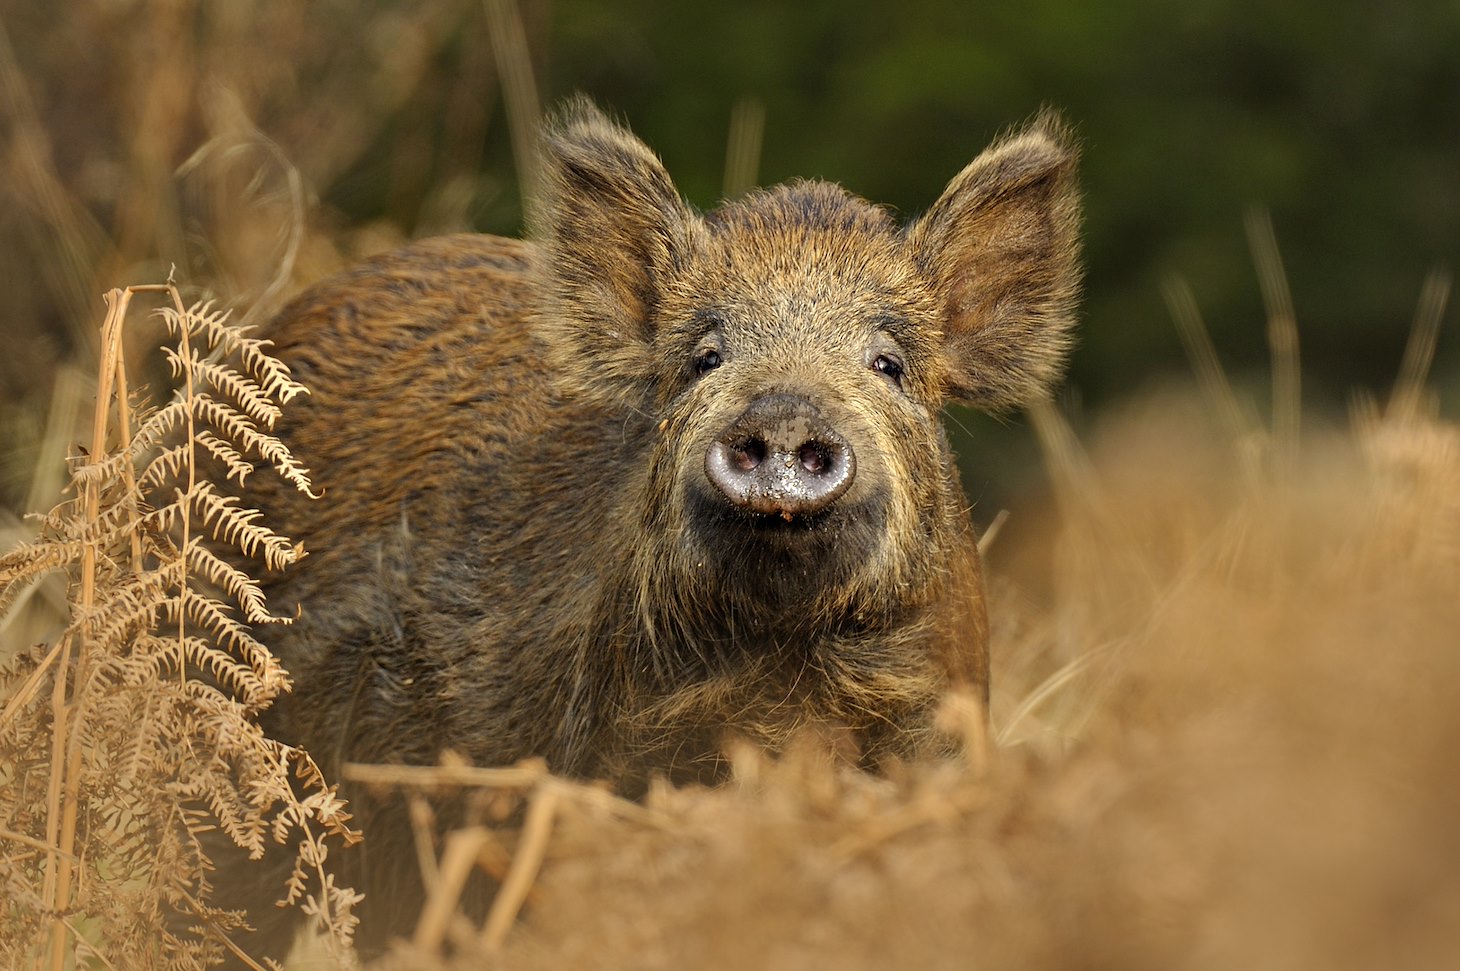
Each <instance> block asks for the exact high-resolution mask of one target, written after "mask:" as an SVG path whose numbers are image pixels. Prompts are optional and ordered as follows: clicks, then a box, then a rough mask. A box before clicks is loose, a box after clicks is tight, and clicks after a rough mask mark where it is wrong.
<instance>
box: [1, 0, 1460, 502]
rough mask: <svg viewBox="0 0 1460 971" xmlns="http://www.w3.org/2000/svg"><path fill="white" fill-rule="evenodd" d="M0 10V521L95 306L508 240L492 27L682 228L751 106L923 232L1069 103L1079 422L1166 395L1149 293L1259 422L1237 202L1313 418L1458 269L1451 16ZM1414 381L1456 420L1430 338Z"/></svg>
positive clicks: (73, 436)
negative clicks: (1129, 401) (450, 241)
mask: <svg viewBox="0 0 1460 971" xmlns="http://www.w3.org/2000/svg"><path fill="white" fill-rule="evenodd" d="M492 10H496V11H498V14H497V16H496V18H495V19H494V17H493V16H492V15H491V11H492ZM503 12H505V13H506V14H507V15H508V16H506V17H503V16H502V13H503ZM514 14H515V15H516V16H513V15H514ZM0 16H3V20H0V26H3V33H0V165H3V177H0V275H3V279H4V281H5V284H6V285H5V286H4V287H0V328H3V347H4V353H3V354H0V510H3V509H4V508H6V507H9V508H11V509H16V510H18V509H21V508H25V507H27V506H28V505H32V506H33V505H34V504H36V502H37V499H38V497H39V498H42V499H44V498H46V492H47V490H48V489H49V488H50V486H51V485H52V484H58V483H59V468H56V469H55V472H54V473H52V472H48V471H45V470H46V469H49V468H53V467H55V466H57V465H58V464H59V463H57V462H55V461H53V460H54V459H55V458H56V455H55V454H54V453H55V452H56V451H57V448H58V447H60V448H61V449H62V450H63V451H64V448H65V447H67V446H65V444H64V443H66V442H74V441H79V440H80V432H79V431H77V428H78V426H79V425H81V424H84V417H83V416H84V414H85V413H86V411H87V410H88V407H83V406H82V403H84V402H85V401H86V381H87V380H88V379H87V375H89V374H90V373H91V361H92V357H93V353H94V345H95V333H96V329H97V326H98V323H99V321H100V319H101V316H102V314H101V302H100V294H101V292H102V291H103V290H105V289H107V288H109V287H112V286H118V285H125V284H129V283H145V282H155V281H157V280H160V279H161V278H163V277H165V276H166V275H167V272H168V268H169V267H170V266H173V265H175V266H176V267H177V276H178V279H179V280H180V281H182V282H184V283H185V284H187V285H189V286H191V287H195V288H198V289H201V290H205V291H207V292H211V293H214V294H216V295H218V296H219V297H220V298H221V299H224V300H226V301H230V302H233V303H235V304H237V305H239V306H240V307H242V308H245V309H246V310H249V312H250V313H251V314H252V315H253V316H254V317H256V318H259V319H262V318H263V317H264V316H265V315H266V314H267V313H268V312H270V311H271V310H272V309H274V308H276V307H277V306H278V304H279V302H280V301H281V300H282V299H284V298H285V297H287V296H288V295H289V294H290V293H292V292H294V291H296V290H297V289H298V288H299V287H300V286H303V285H305V284H307V283H308V282H310V281H312V280H313V279H317V278H318V277H320V276H322V275H324V274H326V273H328V272H331V271H333V270H335V269H337V268H339V267H342V266H344V265H345V264H347V263H349V262H351V261H353V260H355V259H357V258H359V257H360V256H362V255H365V254H367V253H370V252H373V251H376V250H379V249H382V248H385V247H388V246H391V245H395V244H396V243H399V242H401V241H404V240H406V239H409V238H414V237H417V236H424V235H429V234H433V233H439V232H446V231H455V230H462V229H476V230H480V231H484V232H492V233H505V234H516V233H518V232H519V231H520V228H521V210H520V203H519V196H518V189H517V185H516V176H515V166H514V164H513V157H514V156H513V147H512V140H511V131H510V129H511V127H512V126H511V125H509V123H508V120H507V114H508V113H507V111H506V109H505V107H504V101H503V97H502V90H503V86H502V83H501V77H502V74H501V72H500V71H499V69H498V66H497V63H496V56H495V55H494V50H496V51H499V52H500V51H503V50H509V49H510V45H508V46H507V47H504V46H503V44H502V37H501V36H497V37H495V38H494V37H493V31H492V29H491V27H492V25H494V24H495V25H498V26H499V29H498V30H497V34H498V35H500V34H501V30H500V24H501V23H505V22H511V23H512V24H514V25H515V24H517V23H520V25H521V28H522V34H521V37H522V39H523V40H524V41H525V44H524V45H520V46H519V47H518V48H517V49H518V50H519V51H520V50H523V49H525V50H526V51H527V52H528V55H529V58H530V61H531V68H532V75H533V76H534V77H535V78H536V85H537V91H538V94H539V96H540V98H541V100H542V101H543V102H544V103H548V104H550V103H551V102H552V101H554V100H556V99H558V98H560V97H562V96H564V95H566V94H569V93H571V92H574V91H584V92H587V93H588V94H590V95H592V96H593V97H594V98H595V99H597V100H598V101H599V102H600V103H601V104H604V105H606V106H608V107H610V108H611V109H613V110H615V111H616V112H617V113H619V114H621V115H622V116H623V117H624V118H626V119H627V121H628V122H629V123H630V125H631V126H632V127H633V128H634V130H635V131H636V132H638V133H639V134H640V135H641V136H642V137H643V138H644V139H645V140H646V141H647V142H649V144H651V145H652V146H654V147H655V148H656V149H657V150H658V151H659V152H660V153H661V154H662V155H663V157H664V158H665V160H666V162H667V164H668V167H669V169H670V171H671V173H673V174H674V175H675V177H676V179H677V180H678V182H679V185H680V187H681V189H682V190H683V191H684V192H685V193H686V195H688V196H689V198H690V199H691V201H693V202H694V203H695V204H697V205H699V206H702V207H709V206H712V205H713V204H714V203H715V201H716V199H717V198H718V196H719V194H720V192H721V189H722V186H723V185H724V184H725V169H726V150H727V137H728V133H729V131H730V128H731V118H732V115H733V114H735V113H736V112H737V110H738V111H739V112H740V117H742V118H752V119H754V118H756V117H758V116H759V110H761V109H763V118H764V129H763V137H762V139H761V146H762V150H761V153H760V162H759V166H758V178H757V180H758V181H760V182H763V183H771V182H777V181H781V180H783V179H786V178H789V177H793V176H813V177H822V178H826V179H831V180H835V181H838V182H841V183H843V184H845V185H846V186H848V187H849V188H850V189H852V190H853V191H855V192H857V193H858V194H861V195H864V196H866V197H868V198H871V199H874V200H877V201H879V202H884V203H887V204H889V205H891V206H894V207H896V208H897V209H898V210H900V211H901V212H903V213H904V214H912V213H915V212H916V211H918V209H919V208H920V207H922V206H925V205H927V204H928V203H930V202H931V201H932V200H933V199H934V198H935V197H936V195H937V194H938V192H939V191H940V190H941V188H942V186H943V185H944V183H945V182H946V181H947V180H948V178H950V177H951V176H952V175H953V174H954V173H955V172H956V171H957V170H958V169H959V168H960V167H962V166H963V165H964V164H966V162H967V161H968V160H969V159H971V158H972V157H973V156H974V155H975V154H976V153H977V152H978V151H979V150H980V149H981V148H982V147H983V146H984V145H985V144H987V143H988V141H989V140H990V139H991V138H993V137H995V136H996V135H997V134H998V133H999V132H1000V131H1001V130H1003V129H1005V128H1006V127H1008V126H1010V125H1011V124H1014V123H1017V122H1019V121H1020V120H1022V119H1025V118H1027V117H1028V116H1030V115H1032V114H1033V113H1034V112H1035V111H1036V110H1037V109H1038V108H1039V107H1040V106H1041V105H1046V104H1048V105H1053V106H1056V107H1058V108H1060V109H1061V110H1062V111H1063V112H1064V113H1065V114H1066V116H1067V117H1068V118H1069V119H1070V120H1071V121H1072V122H1073V123H1074V124H1075V126H1076V127H1077V129H1078V131H1079V133H1080V136H1081V139H1082V141H1083V144H1084V150H1085V162H1084V176H1083V180H1084V186H1085V192H1086V200H1087V214H1088V215H1087V222H1086V240H1087V291H1086V292H1087V296H1086V300H1085V305H1084V321H1083V324H1082V343H1081V346H1080V348H1079V350H1078V351H1077V353H1076V355H1075V358H1074V361H1073V363H1072V369H1071V381H1070V384H1069V387H1068V389H1067V390H1066V392H1065V401H1064V404H1065V406H1066V408H1067V409H1068V410H1070V411H1072V412H1074V413H1075V414H1076V420H1077V423H1078V421H1079V415H1080V414H1081V413H1089V412H1093V411H1095V410H1097V408H1099V407H1104V406H1105V405H1106V404H1108V403H1110V402H1113V401H1116V400H1118V399H1119V398H1121V397H1122V396H1123V395H1126V394H1127V393H1129V392H1133V391H1137V390H1140V389H1143V388H1146V387H1148V386H1150V385H1152V384H1158V383H1160V382H1163V381H1167V380H1171V379H1172V377H1173V376H1179V375H1185V374H1186V373H1187V365H1186V364H1185V361H1184V357H1183V354H1182V350H1181V344H1180V341H1179V340H1178V338H1177V336H1176V332H1175V330H1174V329H1173V327H1172V325H1171V320H1170V315H1169V313H1168V311H1167V309H1166V307H1165V304H1164V301H1163V287H1164V285H1165V284H1166V282H1167V281H1169V280H1170V279H1172V278H1174V277H1179V278H1181V279H1183V280H1184V281H1185V282H1186V283H1187V284H1189V286H1190V288H1191V290H1192V291H1193V293H1194V294H1195V297H1196V299H1197V301H1198V303H1199V305H1200V307H1201V309H1202V312H1203V314H1204V316H1205V318H1206V320H1207V322H1208V325H1209V327H1210V328H1211V330H1212V332H1213V334H1214V338H1215V341H1216V344H1217V346H1218V348H1219V352H1220V354H1221V357H1222V360H1223V363H1224V364H1225V365H1226V366H1227V368H1228V369H1229V371H1230V373H1231V374H1232V375H1233V377H1234V379H1235V380H1236V381H1237V382H1238V384H1239V385H1241V386H1242V387H1243V388H1244V389H1247V391H1248V392H1249V393H1250V394H1251V396H1252V400H1253V402H1254V408H1255V409H1256V410H1257V411H1259V412H1260V411H1262V409H1263V408H1264V407H1265V405H1264V404H1263V396H1264V395H1265V393H1266V392H1265V391H1264V389H1265V387H1266V381H1267V378H1266V368H1267V363H1266V362H1267V349H1266V344H1265V325H1264V322H1263V321H1264V315H1263V309H1262V300H1261V292H1260V289H1259V286H1258V278H1257V274H1256V273H1255V272H1254V270H1253V267H1252V259H1251V254H1250V250H1249V245H1248V241H1247V239H1246V237H1245V235H1244V229H1243V225H1244V213H1245V212H1246V211H1248V209H1249V208H1250V207H1252V206H1260V207H1263V208H1265V209H1267V210H1268V211H1270V213H1271V216H1272V222H1273V225H1274V227H1275V229H1276V234H1277V239H1278V242H1279V245H1280V247H1281V251H1282V256H1283V260H1284V265H1285V269H1286V273H1287V277H1288V280H1289V282H1290V285H1291V289H1292V292H1293V299H1294V303H1295V305H1296V308H1297V318H1298V325H1299V331H1300V334H1301V354H1302V361H1303V369H1304V370H1303V374H1304V386H1303V392H1304V395H1305V398H1306V401H1307V403H1308V404H1310V405H1312V406H1314V407H1315V408H1317V409H1319V410H1328V411H1337V410H1338V409H1341V408H1342V407H1343V405H1344V402H1345V398H1346V396H1347V395H1349V394H1350V393H1352V392H1353V390H1354V389H1364V388H1368V389H1373V390H1375V391H1381V392H1382V391H1383V390H1385V389H1386V388H1387V387H1388V385H1389V383H1390V382H1391V381H1392V380H1393V376H1394V374H1395V372H1396V370H1397V367H1398V363H1399V360H1400V357H1401V354H1402V353H1403V350H1404V344H1405V337H1406V334H1407V331H1408V328H1409V324H1410V320H1411V319H1412V317H1413V315H1414V308H1415V304H1416V301H1417V299H1418V296H1419V293H1420V289H1421V284H1422V282H1423V280H1424V279H1425V277H1426V274H1427V273H1428V272H1429V271H1431V270H1432V269H1434V268H1436V267H1439V268H1441V269H1451V268H1453V267H1454V265H1455V263H1456V259H1457V256H1460V56H1457V52H1460V4H1457V3H1455V2H1453V0H1434V2H1429V3H1426V2H1400V0H1375V2H1368V3H1358V2H1340V3H1337V4H1335V3H1326V2H1320V0H1286V2H1283V3H1266V2H1263V3H1260V2H1255V0H1192V2H1187V3H1180V4H1172V3H1167V2H1164V0H1104V2H1101V3H1088V4H1079V3H1070V2H1068V0H1020V2H1017V3H1014V2H994V3H980V4H970V3H967V2H964V0H905V2H903V3H901V4H897V5H892V4H887V3H881V2H871V0H836V2H831V0H806V2H800V3H795V4H791V3H769V2H762V0H755V2H742V3H735V4H700V3H688V2H662V0H623V2H619V3H613V4H608V3H602V2H598V0H552V2H548V0H523V2H521V3H519V4H510V3H498V2H497V0H487V2H486V3H485V4H484V3H483V2H482V0H421V2H413V3H405V2H390V0H356V2H344V0H314V2H311V3H307V4H306V3H299V2H297V0H252V2H250V0H61V2H59V3H57V4H54V5H49V4H37V3H34V2H31V0H0ZM494 40H496V41H497V42H498V43H497V44H496V45H495V47H494V43H493V41H494ZM737 106H739V108H738V109H737ZM747 106H748V107H747ZM750 127H751V128H754V125H753V124H752V125H751V126H750ZM1449 316H1450V317H1451V318H1452V319H1453V317H1454V313H1453V312H1451V313H1450V314H1449ZM1451 330H1453V327H1452V328H1451ZM140 339H142V338H140V337H139V340H140ZM1434 375H1435V384H1436V387H1437V388H1438V389H1439V391H1440V396H1441V400H1442V407H1445V408H1446V410H1447V411H1450V412H1453V410H1454V407H1455V405H1456V402H1457V394H1460V340H1457V339H1456V337H1455V335H1454V334H1453V333H1452V332H1451V333H1447V334H1445V335H1444V336H1442V339H1441V344H1440V354H1439V358H1438V361H1437V364H1436V367H1435V371H1434ZM956 418H957V420H958V424H959V425H960V427H961V429H962V431H960V432H959V433H958V434H959V438H960V443H959V444H960V450H961V453H962V455H963V458H964V461H965V465H966V467H967V473H966V483H967V486H968V489H969V492H970V494H971V497H972V498H973V499H974V500H975V501H976V502H977V503H978V509H977V513H978V514H979V516H980V518H982V519H985V520H986V519H987V518H988V517H989V516H990V515H992V513H993V512H994V511H996V509H997V508H998V507H999V506H1000V505H1002V504H1006V503H1008V502H1010V501H1017V499H1018V496H1019V495H1020V494H1021V493H1022V492H1024V491H1026V490H1027V489H1028V488H1030V487H1031V485H1032V484H1035V483H1037V481H1038V477H1037V474H1036V473H1034V472H1033V471H1032V470H1033V469H1035V467H1036V463H1035V461H1034V450H1033V445H1032V441H1031V438H1030V436H1028V435H1027V434H1025V432H1024V430H1023V429H1022V428H1021V423H1020V421H1019V420H1017V419H1014V420H1011V421H1007V422H1004V423H998V422H993V421H991V420H987V419H982V418H977V417H975V416H972V415H964V414H960V415H958V416H956ZM58 442H59V443H62V445H60V446H58V445H57V443H58ZM47 504H48V503H47Z"/></svg>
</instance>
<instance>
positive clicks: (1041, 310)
mask: <svg viewBox="0 0 1460 971" xmlns="http://www.w3.org/2000/svg"><path fill="white" fill-rule="evenodd" d="M1077 161H1078V154H1077V152H1076V150H1075V148H1074V146H1073V144H1072V141H1071V138H1070V135H1069V133H1068V131H1067V130H1066V128H1065V127H1064V125H1063V124H1062V123H1061V122H1060V120H1059V118H1058V117H1057V116H1056V115H1054V114H1053V113H1052V112H1045V113H1043V114H1041V115H1040V116H1039V117H1038V118H1037V119H1036V120H1035V121H1034V122H1033V123H1032V124H1030V125H1029V126H1028V127H1027V128H1026V129H1024V130H1023V131H1021V132H1018V133H1017V134H1015V135H1013V136H1011V137H1009V138H1006V139H1004V140H1002V141H1000V142H998V143H996V144H995V145H993V146H992V147H990V148H988V149H987V150H985V151H984V152H983V154H981V155H979V157H978V158H976V159H974V160H973V162H972V163H971V164H970V165H969V166H968V167H967V168H966V169H964V170H963V171H962V172H960V173H958V175H957V176H956V177H954V179H953V181H952V182H950V183H949V184H948V188H947V189H946V190H945V191H944V192H943V195H942V197H941V198H939V199H938V201H937V202H935V203H934V204H933V206H932V208H931V209H929V210H928V211H927V212H926V213H925V214H923V216H921V217H920V218H919V219H918V220H917V221H916V222H915V223H913V224H912V225H911V226H910V227H909V228H908V231H907V244H908V247H909V249H910V251H911V253H912V256H913V259H914V260H915V261H916V262H917V263H918V265H919V266H920V267H921V268H922V269H923V271H924V272H925V273H926V274H927V275H928V276H929V278H930V279H931V280H932V282H933V285H934V287H935V290H936V292H937V296H938V298H939V299H940V300H941V301H942V304H943V311H944V316H943V336H944V345H943V355H944V362H945V380H946V387H947V394H948V396H949V397H950V398H952V399H954V400H956V401H961V402H963V403H965V404H970V405H974V406H976V407H979V408H984V409H987V410H991V411H1000V410H1004V409H1008V408H1016V407H1019V406H1021V405H1023V404H1026V403H1027V402H1029V401H1031V400H1033V399H1035V398H1038V397H1041V396H1043V395H1044V394H1046V393H1048V390H1049V387H1050V385H1051V384H1053V383H1054V381H1055V380H1056V379H1057V378H1058V377H1059V375H1060V372H1061V371H1062V369H1063V367H1064V360H1065V357H1066V355H1067V353H1068V352H1069V348H1070V343H1071V336H1070V330H1071V328H1072V326H1073V323H1074V320H1073V314H1074V305H1075V300H1076V298H1077V296H1078V295H1079V287H1080V266H1079V248H1080V243H1079V225H1080V203H1079V198H1078V194H1077V190H1076V186H1075V168H1076V163H1077Z"/></svg>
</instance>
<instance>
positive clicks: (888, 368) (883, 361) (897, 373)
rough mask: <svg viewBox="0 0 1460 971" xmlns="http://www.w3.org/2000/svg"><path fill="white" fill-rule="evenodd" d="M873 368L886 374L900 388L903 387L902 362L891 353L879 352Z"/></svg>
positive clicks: (873, 362)
mask: <svg viewBox="0 0 1460 971" xmlns="http://www.w3.org/2000/svg"><path fill="white" fill-rule="evenodd" d="M872 370H874V371H876V372H878V373H879V374H881V375H883V376H885V377H886V378H887V379H888V380H889V381H891V382H892V383H893V384H895V385H897V386H898V387H899V388H900V387H902V362H901V361H899V360H898V359H897V358H895V357H893V356H892V355H890V354H878V355H877V356H876V357H875V358H873V360H872Z"/></svg>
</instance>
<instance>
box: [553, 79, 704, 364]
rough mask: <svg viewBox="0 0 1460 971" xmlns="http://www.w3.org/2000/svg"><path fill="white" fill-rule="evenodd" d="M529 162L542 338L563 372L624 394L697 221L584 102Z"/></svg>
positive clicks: (664, 176) (567, 113)
mask: <svg viewBox="0 0 1460 971" xmlns="http://www.w3.org/2000/svg"><path fill="white" fill-rule="evenodd" d="M538 158H539V163H540V167H539V175H540V194H539V197H538V198H537V199H536V200H534V205H533V207H532V209H531V210H530V212H529V233H530V236H531V237H532V238H533V240H534V241H535V242H536V243H537V244H538V246H539V251H538V253H539V259H540V260H541V261H542V265H541V267H540V269H541V275H540V277H539V279H540V280H541V281H542V284H543V286H544V287H545V288H546V290H547V292H546V293H545V295H544V296H545V307H544V310H545V314H544V319H543V321H542V328H543V332H544V336H546V337H547V340H548V344H549V347H550V349H551V350H553V351H556V352H561V353H563V354H566V355H569V356H570V357H571V360H572V361H575V362H576V364H573V365H571V366H572V367H574V368H576V369H578V370H581V369H583V368H584V367H585V366H586V367H587V368H590V369H591V370H592V371H593V372H594V373H593V375H592V377H593V381H594V382H596V387H598V388H601V389H604V388H607V387H616V388H617V389H618V390H628V386H632V385H638V384H639V383H640V381H641V379H642V378H644V377H646V376H647V375H648V374H649V373H650V367H649V365H650V358H649V354H648V350H649V348H648V345H649V343H650V342H651V341H652V339H653V333H652V326H653V319H654V312H655V309H656V307H657V305H658V304H659V301H660V295H661V293H662V288H663V286H664V284H665V281H666V280H667V279H669V278H671V277H672V275H673V272H674V270H675V268H676V267H677V266H678V265H680V264H681V263H682V261H683V259H684V257H685V254H686V251H687V249H688V246H689V243H690V238H691V236H692V234H693V232H694V231H695V230H696V229H697V228H698V225H699V223H698V217H697V216H695V215H694V213H693V212H692V211H691V210H690V209H689V207H688V206H686V205H685V204H684V202H683V201H682V200H681V199H680V197H679V192H678V191H677V190H676V189H675V187H674V183H673V182H671V181H670V179H669V175H668V173H667V172H665V171H664V166H663V165H662V164H661V163H660V161H659V159H658V158H657V157H656V156H655V155H654V153H653V152H651V151H650V150H649V149H648V148H647V147H646V146H645V145H644V143H643V142H641V141H639V140H638V139H637V138H635V137H634V136H633V135H632V134H631V133H630V132H628V131H627V130H625V129H624V128H621V127H620V126H618V125H615V124H614V123H613V122H611V121H609V120H608V119H607V118H606V117H604V115H603V114H602V113H601V112H600V111H599V110H598V109H597V108H595V107H594V106H593V104H592V103H591V102H590V101H588V99H586V98H583V97H578V98H574V99H572V100H570V101H569V102H567V103H566V104H565V105H564V106H563V107H562V109H561V110H560V111H559V112H558V113H557V114H556V116H554V117H553V118H551V119H549V120H548V122H547V123H546V124H545V125H544V127H543V130H542V137H541V141H540V143H539V156H538ZM560 363H563V364H568V363H569V360H568V358H564V359H563V360H562V361H561V362H560Z"/></svg>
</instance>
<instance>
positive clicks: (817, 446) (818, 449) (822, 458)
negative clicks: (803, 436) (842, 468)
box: [801, 442, 831, 475]
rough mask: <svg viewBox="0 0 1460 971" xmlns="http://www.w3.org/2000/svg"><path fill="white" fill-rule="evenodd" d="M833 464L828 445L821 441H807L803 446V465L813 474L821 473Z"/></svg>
mask: <svg viewBox="0 0 1460 971" xmlns="http://www.w3.org/2000/svg"><path fill="white" fill-rule="evenodd" d="M830 464H831V455H830V454H829V452H828V450H827V447H826V446H825V445H823V444H821V443H820V442H807V443H806V444H805V445H802V446H801V467H802V468H803V469H805V470H806V471H807V472H810V473H811V474H812V475H820V474H821V473H822V472H824V471H825V470H826V467H827V466H829V465H830Z"/></svg>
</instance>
